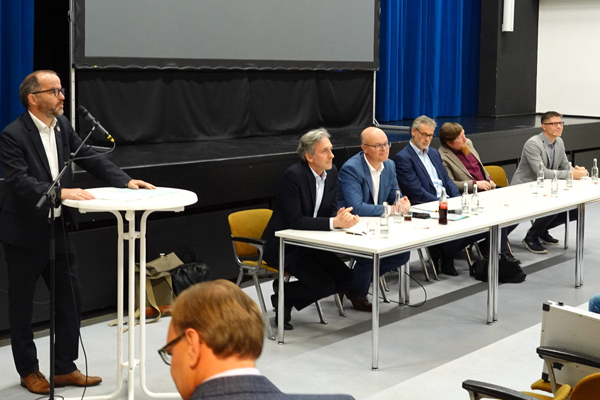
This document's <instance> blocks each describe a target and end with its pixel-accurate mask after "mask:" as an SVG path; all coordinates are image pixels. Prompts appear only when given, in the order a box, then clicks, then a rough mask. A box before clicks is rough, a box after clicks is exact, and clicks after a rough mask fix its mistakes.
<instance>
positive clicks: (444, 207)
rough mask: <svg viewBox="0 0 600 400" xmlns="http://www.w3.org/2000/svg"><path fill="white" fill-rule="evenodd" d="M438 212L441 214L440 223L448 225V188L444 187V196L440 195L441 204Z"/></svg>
mask: <svg viewBox="0 0 600 400" xmlns="http://www.w3.org/2000/svg"><path fill="white" fill-rule="evenodd" d="M438 212H439V214H440V218H439V220H438V221H439V223H440V225H448V199H447V198H446V188H444V187H442V196H441V197H440V205H439V209H438Z"/></svg>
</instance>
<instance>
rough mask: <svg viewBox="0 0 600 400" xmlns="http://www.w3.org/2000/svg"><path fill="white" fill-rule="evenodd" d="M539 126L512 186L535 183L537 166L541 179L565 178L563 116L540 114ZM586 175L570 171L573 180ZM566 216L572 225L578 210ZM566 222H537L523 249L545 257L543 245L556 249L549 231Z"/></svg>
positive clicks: (558, 216)
mask: <svg viewBox="0 0 600 400" xmlns="http://www.w3.org/2000/svg"><path fill="white" fill-rule="evenodd" d="M541 122H542V132H541V133H539V134H538V135H535V136H533V137H531V138H529V140H527V142H525V145H524V146H523V153H522V154H521V161H520V162H519V166H518V167H517V171H516V172H515V174H514V176H513V178H512V180H511V182H510V184H511V185H518V184H520V183H527V182H535V181H536V180H537V174H538V171H539V168H540V163H542V164H543V165H544V177H546V178H553V177H554V171H558V172H557V176H558V179H566V178H567V174H568V173H569V160H568V159H567V154H566V153H565V144H564V142H563V140H562V138H561V136H562V132H563V125H564V122H563V121H562V115H561V114H559V113H557V112H556V111H548V112H545V113H544V114H542V118H541ZM585 175H587V170H586V169H585V168H584V167H579V166H575V168H574V169H573V178H574V179H579V178H581V177H582V176H585ZM569 213H570V214H569V219H570V220H571V221H573V220H576V219H577V210H571V211H570V212H569ZM566 221H567V218H566V214H565V213H559V214H556V215H549V216H547V217H542V218H537V219H536V220H535V222H534V223H533V225H532V226H531V228H530V229H529V230H528V231H527V235H526V236H525V239H523V245H524V246H525V248H526V249H527V250H529V251H530V252H532V253H536V254H546V253H548V250H547V249H546V248H545V247H544V246H543V244H546V245H555V244H558V242H559V241H558V239H555V238H553V237H552V236H551V235H550V233H549V232H548V230H549V229H552V228H554V227H556V226H559V225H562V224H564V223H565V222H566Z"/></svg>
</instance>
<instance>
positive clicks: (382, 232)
mask: <svg viewBox="0 0 600 400" xmlns="http://www.w3.org/2000/svg"><path fill="white" fill-rule="evenodd" d="M379 237H381V238H384V239H385V238H389V237H390V206H389V205H388V203H387V201H386V202H384V203H383V214H381V218H380V220H379Z"/></svg>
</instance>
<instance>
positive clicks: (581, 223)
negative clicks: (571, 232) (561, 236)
mask: <svg viewBox="0 0 600 400" xmlns="http://www.w3.org/2000/svg"><path fill="white" fill-rule="evenodd" d="M584 234H585V203H582V204H580V205H579V207H578V215H577V237H576V246H575V248H576V249H575V287H576V288H578V287H580V286H583V249H584V244H583V238H584Z"/></svg>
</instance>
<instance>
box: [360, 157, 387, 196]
mask: <svg viewBox="0 0 600 400" xmlns="http://www.w3.org/2000/svg"><path fill="white" fill-rule="evenodd" d="M363 157H364V158H365V161H366V162H367V165H368V166H369V172H371V183H372V184H373V204H379V203H378V202H377V201H378V200H379V182H380V178H381V173H382V172H383V170H384V169H385V165H383V163H381V165H380V166H379V169H375V168H373V166H372V165H371V164H370V163H369V160H367V157H366V156H365V155H364V154H363Z"/></svg>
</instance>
